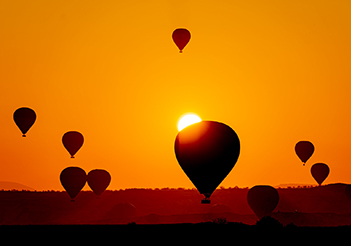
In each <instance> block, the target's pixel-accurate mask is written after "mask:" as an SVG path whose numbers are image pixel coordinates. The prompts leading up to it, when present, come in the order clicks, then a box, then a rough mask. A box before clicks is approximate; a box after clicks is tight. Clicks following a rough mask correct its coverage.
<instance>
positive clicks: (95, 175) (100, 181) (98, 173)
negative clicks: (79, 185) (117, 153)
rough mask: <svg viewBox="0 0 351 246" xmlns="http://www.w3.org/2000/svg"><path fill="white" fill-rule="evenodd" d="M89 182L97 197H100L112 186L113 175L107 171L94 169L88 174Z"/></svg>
mask: <svg viewBox="0 0 351 246" xmlns="http://www.w3.org/2000/svg"><path fill="white" fill-rule="evenodd" d="M87 180H88V185H89V186H90V188H91V189H92V190H93V192H94V193H95V195H97V196H100V195H101V194H102V192H104V191H105V190H106V188H107V187H108V185H109V184H110V181H111V175H110V174H109V173H108V172H107V171H106V170H103V169H94V170H91V171H90V172H89V173H88V178H87Z"/></svg>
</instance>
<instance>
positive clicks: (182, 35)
mask: <svg viewBox="0 0 351 246" xmlns="http://www.w3.org/2000/svg"><path fill="white" fill-rule="evenodd" d="M172 38H173V41H174V43H175V44H176V45H177V47H178V48H179V53H183V49H184V47H185V46H186V45H187V44H188V43H189V41H190V38H191V34H190V32H189V31H188V30H187V29H184V28H178V29H176V30H174V32H173V34H172Z"/></svg>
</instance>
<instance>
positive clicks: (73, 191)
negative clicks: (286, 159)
mask: <svg viewBox="0 0 351 246" xmlns="http://www.w3.org/2000/svg"><path fill="white" fill-rule="evenodd" d="M86 180H87V175H86V173H85V171H84V170H83V169H81V168H80V167H67V168H65V169H64V170H63V171H62V172H61V175H60V181H61V184H62V186H63V188H65V190H66V191H67V193H68V195H69V196H70V197H71V198H72V201H74V198H75V197H76V196H77V195H78V193H79V192H80V191H81V189H83V187H84V185H85V182H86Z"/></svg>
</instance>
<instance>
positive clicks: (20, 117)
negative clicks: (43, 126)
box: [13, 108, 37, 137]
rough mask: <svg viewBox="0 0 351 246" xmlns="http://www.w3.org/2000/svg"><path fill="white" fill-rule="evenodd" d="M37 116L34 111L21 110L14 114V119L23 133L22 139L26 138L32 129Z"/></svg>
mask: <svg viewBox="0 0 351 246" xmlns="http://www.w3.org/2000/svg"><path fill="white" fill-rule="evenodd" d="M36 118H37V116H36V114H35V112H34V110H33V109H30V108H19V109H17V110H16V111H15V112H14V114H13V119H14V121H15V123H16V125H17V126H18V128H19V129H20V130H21V132H22V134H23V135H22V137H25V136H26V133H27V132H28V130H29V129H30V128H31V127H32V125H33V124H34V122H35V120H36Z"/></svg>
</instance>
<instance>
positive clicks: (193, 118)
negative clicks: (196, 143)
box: [178, 113, 202, 131]
mask: <svg viewBox="0 0 351 246" xmlns="http://www.w3.org/2000/svg"><path fill="white" fill-rule="evenodd" d="M200 121H202V120H201V118H200V117H199V116H197V115H196V114H191V113H189V114H185V115H183V116H182V117H181V118H180V119H179V121H178V131H181V130H183V129H184V128H185V127H187V126H189V125H192V124H195V123H198V122H200Z"/></svg>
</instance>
